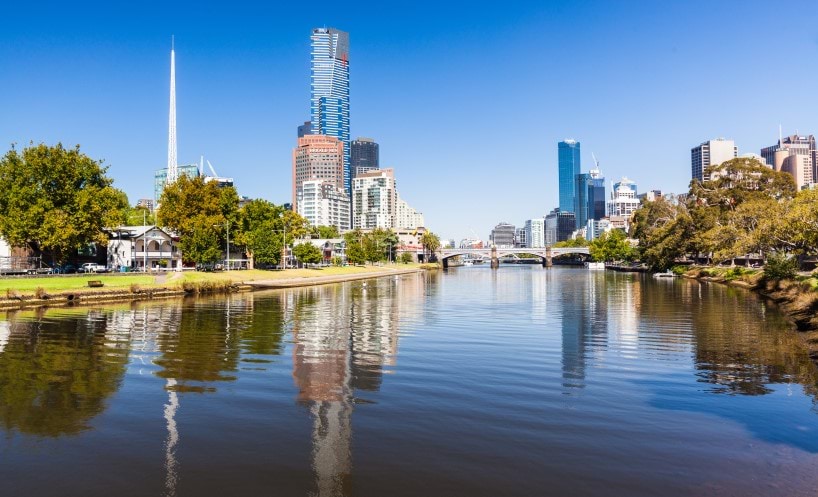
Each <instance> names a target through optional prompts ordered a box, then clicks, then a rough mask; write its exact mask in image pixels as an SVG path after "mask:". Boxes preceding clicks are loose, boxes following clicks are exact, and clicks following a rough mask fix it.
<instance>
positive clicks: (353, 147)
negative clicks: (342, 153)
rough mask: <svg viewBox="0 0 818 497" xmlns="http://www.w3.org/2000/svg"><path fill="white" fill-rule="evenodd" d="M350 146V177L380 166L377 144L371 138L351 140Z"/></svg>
mask: <svg viewBox="0 0 818 497" xmlns="http://www.w3.org/2000/svg"><path fill="white" fill-rule="evenodd" d="M349 147H350V164H351V166H350V167H351V168H352V177H353V178H354V177H355V176H357V175H359V174H362V173H366V172H369V171H373V170H375V169H379V168H380V158H379V151H378V144H377V143H376V142H375V140H373V139H372V138H358V139H356V140H353V141H352V143H350V145H349Z"/></svg>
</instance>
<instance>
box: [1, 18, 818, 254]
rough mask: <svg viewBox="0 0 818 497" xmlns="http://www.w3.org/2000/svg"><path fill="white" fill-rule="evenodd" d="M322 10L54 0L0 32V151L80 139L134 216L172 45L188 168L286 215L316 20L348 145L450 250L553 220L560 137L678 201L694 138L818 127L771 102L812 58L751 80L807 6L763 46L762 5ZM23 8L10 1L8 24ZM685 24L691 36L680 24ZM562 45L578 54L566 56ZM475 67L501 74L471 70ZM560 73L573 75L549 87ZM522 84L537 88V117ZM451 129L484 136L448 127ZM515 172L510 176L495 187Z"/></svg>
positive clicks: (745, 140)
mask: <svg viewBox="0 0 818 497" xmlns="http://www.w3.org/2000/svg"><path fill="white" fill-rule="evenodd" d="M708 5H709V4H708ZM326 7H327V8H325V9H321V8H319V9H315V8H311V9H310V10H309V11H307V10H300V9H298V8H296V7H287V8H285V9H283V10H282V9H271V8H269V7H256V8H253V9H250V10H251V11H252V12H247V11H241V12H240V11H236V10H231V9H226V8H223V7H222V8H218V7H213V6H211V7H210V8H205V9H202V10H201V11H199V12H196V13H195V14H191V12H190V9H189V8H187V7H186V6H185V5H178V6H173V7H170V8H169V9H168V12H167V15H164V11H163V15H161V16H160V15H158V12H159V11H158V9H157V10H151V9H145V10H142V11H139V12H134V13H133V15H132V16H130V19H129V20H127V21H126V20H122V19H121V17H124V16H120V15H119V14H120V13H119V12H118V11H117V10H116V9H115V8H110V7H108V8H102V7H100V8H98V9H96V10H93V9H92V8H91V7H87V8H86V9H77V10H78V11H74V10H73V9H70V8H68V7H63V6H59V5H57V6H56V7H55V8H53V9H48V12H46V13H44V14H42V13H41V14H38V15H39V16H40V18H41V19H42V22H41V23H38V25H37V26H34V27H32V26H31V25H30V24H26V23H20V24H14V25H10V26H9V27H8V29H6V30H4V32H3V33H2V34H0V63H2V64H3V65H4V66H5V67H13V68H14V70H12V71H7V76H6V77H4V81H3V82H0V99H1V100H0V103H2V105H3V108H4V117H5V119H2V120H0V139H2V140H3V141H4V142H5V145H6V147H9V146H10V145H11V144H12V143H16V144H17V146H18V148H19V147H22V146H25V145H27V144H28V143H29V141H33V142H35V143H39V142H44V143H48V144H54V143H56V142H62V143H63V144H65V145H66V146H73V145H74V144H76V143H79V144H81V146H82V149H83V151H84V152H85V153H87V154H89V155H90V156H91V157H93V158H96V159H104V160H105V164H106V165H109V166H110V169H109V175H110V176H112V177H113V178H114V179H115V181H116V186H117V187H119V188H121V189H123V190H125V191H126V193H127V194H128V196H129V199H130V201H131V203H135V202H136V201H137V200H138V199H139V198H143V197H146V198H149V197H151V191H152V189H153V171H155V170H156V169H159V168H161V167H162V166H163V165H164V163H166V161H167V153H168V143H167V140H168V129H167V127H168V115H167V111H168V86H167V85H168V80H167V75H168V71H169V61H168V41H169V38H170V36H171V35H172V34H175V35H176V43H175V52H176V55H177V58H176V64H177V66H178V67H177V69H178V71H177V74H176V78H177V81H176V85H177V86H176V91H177V107H178V114H177V118H178V126H179V127H178V138H179V141H178V143H179V152H178V158H179V163H181V164H187V163H192V162H196V161H197V160H198V158H199V157H200V156H201V155H205V156H207V157H209V158H210V159H211V160H212V161H213V163H214V164H215V165H216V167H218V169H219V171H220V172H222V173H223V174H226V175H228V176H231V177H234V178H235V184H236V187H237V189H238V191H239V193H240V194H242V195H248V196H250V197H258V198H266V199H269V200H271V201H273V202H276V203H284V202H287V201H288V199H289V196H290V192H289V190H290V184H289V181H288V180H287V177H288V175H289V171H290V156H291V150H292V147H293V142H294V140H293V127H294V126H297V125H298V124H299V123H303V122H304V121H305V120H306V119H307V118H309V117H310V116H309V108H308V105H307V104H308V102H309V96H308V95H309V51H310V47H309V41H308V37H309V33H310V32H311V30H312V29H313V28H315V26H322V25H323V26H334V27H337V28H338V29H342V30H344V31H346V32H349V33H351V36H352V37H353V39H354V40H355V42H354V46H353V47H352V57H353V58H355V61H356V62H355V67H354V72H352V74H351V75H350V80H351V84H350V86H351V90H350V92H351V96H350V100H351V101H352V105H353V107H354V112H355V119H354V120H353V122H352V124H351V130H350V132H351V136H370V137H372V138H374V139H375V140H376V141H377V142H378V143H379V144H380V148H381V150H380V152H381V163H382V164H381V165H382V167H394V168H395V169H396V170H397V171H399V172H400V186H401V192H402V193H404V194H405V195H406V196H407V198H409V199H411V200H412V205H413V206H414V207H416V208H418V209H419V210H421V211H423V213H424V215H425V217H426V221H427V223H428V225H429V227H430V228H431V229H433V230H434V231H436V232H438V233H440V234H441V235H442V236H444V237H445V238H455V239H462V238H465V237H468V236H471V233H472V231H475V232H477V233H478V234H479V235H480V236H481V238H482V237H484V236H485V234H486V233H488V231H489V230H490V229H491V227H492V226H494V225H495V224H496V223H497V222H498V221H499V220H503V219H506V220H509V221H511V222H514V223H516V224H520V223H522V222H523V221H524V220H526V219H531V218H533V217H537V216H543V215H545V214H546V213H547V212H550V210H551V208H553V207H554V206H556V205H557V204H558V198H557V182H556V171H557V151H556V148H557V147H556V143H557V142H558V141H560V140H562V139H564V138H565V137H569V136H570V137H573V138H575V139H576V140H578V141H581V142H582V143H583V148H584V149H585V150H583V154H584V155H585V156H584V157H582V160H583V162H585V163H586V164H592V161H591V160H590V153H591V152H594V153H595V155H596V156H597V157H598V158H599V159H600V161H601V164H602V166H601V167H602V168H603V169H604V170H605V172H606V177H608V178H619V177H622V176H628V177H631V178H634V179H635V180H636V181H638V183H639V184H640V185H644V186H643V188H644V189H646V190H647V189H654V188H655V189H660V190H663V191H665V192H675V193H678V192H682V191H684V190H686V188H687V183H688V181H689V178H690V150H691V147H694V146H696V145H697V144H699V143H702V142H704V141H707V140H711V139H713V138H717V137H721V136H724V137H727V138H730V139H732V140H734V141H735V143H736V146H737V147H738V153H739V154H743V153H748V152H750V153H756V154H758V153H759V152H760V150H761V148H763V147H767V146H769V145H770V143H773V142H775V139H776V138H777V136H778V126H779V124H782V125H783V129H784V134H785V135H791V134H793V133H798V134H815V133H816V129H818V126H816V122H815V121H816V120H815V118H814V117H813V114H814V113H813V112H812V108H811V107H810V106H809V105H804V106H786V107H785V106H781V105H780V103H778V99H779V98H780V96H779V95H778V93H779V91H783V90H784V89H786V91H788V92H792V91H796V92H799V93H802V94H807V95H808V94H809V91H810V90H811V87H810V86H809V84H808V83H807V81H809V80H810V79H811V78H810V77H809V75H811V74H815V73H818V64H816V63H815V62H812V59H814V58H815V57H808V58H806V59H805V65H806V67H805V69H804V70H805V71H806V75H807V77H805V78H800V80H801V81H804V82H803V83H800V82H799V81H794V82H791V83H790V85H789V86H787V87H786V88H785V87H783V86H781V84H780V81H779V80H777V79H776V80H775V81H773V80H772V79H771V78H772V74H767V73H765V72H764V71H760V70H757V71H750V72H751V73H752V77H749V76H748V73H747V71H745V70H744V69H747V68H750V69H752V68H753V67H756V68H757V69H760V68H761V64H760V62H759V61H761V60H772V59H774V58H775V57H776V56H778V54H781V53H782V52H783V50H784V49H787V50H790V49H792V50H796V51H801V52H804V53H807V54H811V53H815V52H816V51H818V43H816V36H815V35H814V34H813V33H814V31H815V29H814V28H812V27H811V26H810V25H809V23H808V22H806V21H807V20H808V19H811V18H813V17H812V16H810V13H817V12H818V8H816V6H815V5H812V4H810V3H807V2H804V3H803V4H800V9H801V10H800V11H801V12H802V13H803V14H804V15H803V16H798V18H796V19H793V22H794V23H795V24H796V26H794V27H793V29H792V30H791V31H790V36H788V37H787V38H782V39H777V38H772V39H765V40H755V39H754V38H752V37H751V36H749V35H747V36H742V34H746V26H747V25H748V23H751V22H753V20H754V19H756V20H757V19H758V18H760V17H761V16H762V15H763V14H764V12H765V9H764V6H763V5H762V4H760V3H758V4H749V5H735V4H723V5H714V6H712V8H710V9H708V15H707V16H700V12H699V9H697V7H696V5H694V4H685V5H670V6H666V7H665V8H664V10H663V11H661V12H656V11H655V10H653V9H644V8H640V6H639V4H633V5H628V6H618V7H617V6H612V5H606V4H602V3H595V2H591V3H588V4H584V5H583V6H564V5H559V4H551V3H547V4H542V5H521V6H519V7H518V8H516V9H515V10H514V11H509V9H502V8H494V9H491V8H489V6H484V7H486V8H485V9H483V10H482V11H480V10H481V9H479V8H477V9H475V12H464V11H462V9H458V8H455V7H448V6H442V7H440V16H439V18H438V16H434V18H429V16H427V15H425V14H426V8H425V7H424V6H423V5H419V6H415V7H413V8H410V9H408V10H407V13H406V15H404V16H401V18H400V19H394V20H390V22H388V23H386V22H379V21H385V19H386V18H385V14H380V15H381V16H383V17H379V15H378V14H374V13H372V12H371V10H372V9H369V8H367V7H366V6H365V5H362V4H356V5H354V6H352V7H350V8H348V9H347V10H344V9H341V8H339V7H332V6H331V4H327V6H326ZM28 9H30V8H26V7H23V6H19V5H14V6H10V7H8V10H9V15H10V17H11V18H15V17H25V16H27V15H30V11H29V10H28ZM307 12H309V14H310V15H305V13H307ZM315 12H320V15H318V14H315ZM454 12H457V13H458V16H452V15H449V14H452V13H454ZM250 13H253V14H255V15H252V16H250V15H248V14H250ZM296 17H298V20H297V21H293V18H296ZM694 18H695V19H696V20H697V23H698V24H696V25H695V29H694V31H693V32H690V31H689V29H687V28H685V29H682V28H681V27H680V26H685V25H687V26H690V25H692V23H690V22H687V21H690V20H691V19H694ZM146 19H150V20H151V22H150V23H148V22H146ZM451 19H457V21H456V22H453V21H451ZM239 20H241V22H238V21H239ZM66 21H69V22H66ZM191 21H195V22H191ZM800 27H803V29H799V28H800ZM92 28H93V29H92ZM543 33H545V34H543ZM570 34H575V35H576V36H572V37H571V38H570V39H572V40H575V41H572V42H571V44H570V45H566V43H565V40H566V39H568V38H566V37H567V36H568V35H570ZM533 40H539V43H538V46H544V48H543V49H542V51H541V52H540V53H538V55H537V60H538V61H541V62H542V64H540V65H542V67H537V68H534V67H530V65H528V64H526V63H525V61H524V59H525V57H524V56H512V55H510V54H513V53H514V52H515V51H516V50H518V49H519V48H520V47H524V46H526V45H527V44H530V43H531V42H532V41H533ZM648 40H649V41H650V43H648ZM543 41H545V42H546V43H543ZM475 46H479V47H480V48H479V50H475V49H474V48H475ZM566 49H569V51H570V53H566ZM715 49H718V51H719V53H723V54H727V58H726V60H727V63H726V64H725V65H724V66H723V67H722V68H720V70H718V71H713V72H712V73H708V77H707V78H702V77H701V75H700V74H696V73H694V72H692V71H693V68H694V67H697V66H696V64H697V63H699V62H700V59H701V58H702V57H704V56H706V55H708V54H710V53H711V52H712V51H713V50H715ZM486 61H490V63H491V65H492V69H493V70H492V71H490V72H492V73H496V74H488V75H482V74H481V76H480V78H477V79H475V78H473V77H471V76H472V71H473V69H474V67H479V66H478V64H483V63H485V62H486ZM552 61H553V63H552ZM557 61H559V62H557ZM557 64H559V65H561V66H567V67H568V68H570V71H568V72H571V73H573V74H576V75H577V76H576V77H575V78H567V80H563V79H561V78H557V77H556V76H555V72H554V71H555V70H556V65H557ZM560 71H562V68H561V69H560ZM54 74H59V77H54ZM569 80H570V81H569ZM801 85H803V86H801ZM531 88H536V89H537V92H536V93H537V94H538V95H540V97H539V98H538V100H539V101H538V102H535V104H534V105H535V106H536V109H535V110H536V112H534V113H533V114H535V118H531V117H529V114H531V112H530V111H531V109H530V107H531V105H532V104H531V91H530V89H531ZM779 89H780V90H779ZM771 90H772V91H771ZM805 100H809V99H805ZM468 102H472V103H473V104H472V105H466V103H468ZM475 102H479V105H478V104H477V103H475ZM694 102H696V105H697V106H698V108H697V107H696V106H694V105H693V103H694ZM702 102H704V103H702ZM702 107H704V108H705V110H707V112H699V110H700V109H701V108H702ZM385 109H386V111H385ZM538 114H539V116H536V115H538ZM542 116H546V118H545V119H544V120H543V118H542ZM702 116H706V117H704V118H703V117H702ZM532 119H537V121H536V125H535V121H534V120H532ZM460 121H462V122H466V123H468V122H480V123H481V125H482V126H481V127H480V128H479V129H478V128H470V127H469V126H466V127H465V128H470V129H455V128H458V127H457V126H454V125H453V123H455V122H460ZM475 130H477V131H476V132H475ZM636 141H638V142H639V145H640V148H639V153H638V154H637V153H635V152H634V146H633V145H634V142H636ZM498 164H502V165H503V167H499V168H498ZM512 169H513V170H517V171H520V173H519V175H517V176H514V175H511V176H506V175H507V174H508V171H509V170H512ZM583 172H585V171H583ZM500 177H502V178H503V179H504V180H505V181H502V180H499V179H498V178H500ZM452 205H457V206H458V208H457V209H453V208H452V207H451V206H452Z"/></svg>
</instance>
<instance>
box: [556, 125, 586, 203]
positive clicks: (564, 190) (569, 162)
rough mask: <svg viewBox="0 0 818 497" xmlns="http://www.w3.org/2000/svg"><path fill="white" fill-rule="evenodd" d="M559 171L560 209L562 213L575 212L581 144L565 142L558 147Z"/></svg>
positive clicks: (572, 141)
mask: <svg viewBox="0 0 818 497" xmlns="http://www.w3.org/2000/svg"><path fill="white" fill-rule="evenodd" d="M557 149H558V154H557V155H558V157H557V159H558V169H559V171H558V172H559V196H560V198H559V209H560V211H561V212H573V210H574V201H575V199H574V197H575V196H576V191H575V189H576V183H575V181H576V179H575V178H576V177H577V175H578V174H579V173H580V170H581V169H580V154H579V150H580V147H579V142H578V141H576V140H571V139H568V140H563V141H561V142H559V144H558V145H557Z"/></svg>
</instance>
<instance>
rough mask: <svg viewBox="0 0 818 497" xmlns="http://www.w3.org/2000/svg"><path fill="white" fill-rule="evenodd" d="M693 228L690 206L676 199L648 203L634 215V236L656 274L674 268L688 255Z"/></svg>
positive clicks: (642, 257)
mask: <svg viewBox="0 0 818 497" xmlns="http://www.w3.org/2000/svg"><path fill="white" fill-rule="evenodd" d="M692 227H693V222H692V219H691V217H690V214H689V213H688V211H687V206H686V205H685V204H684V203H682V202H679V201H678V199H677V198H675V197H662V198H659V199H656V200H655V201H652V202H645V203H643V204H642V206H641V207H639V209H637V210H636V211H635V212H634V213H633V223H632V235H633V236H634V237H635V238H636V239H637V240H639V247H640V248H641V249H642V251H641V254H640V256H641V259H642V261H643V262H645V263H646V264H647V265H648V266H649V267H650V268H651V269H652V270H654V271H664V270H666V269H668V268H670V267H671V266H672V265H673V263H674V261H675V260H676V259H677V258H680V257H683V256H684V255H685V254H686V253H687V250H688V240H689V239H690V235H691V232H692Z"/></svg>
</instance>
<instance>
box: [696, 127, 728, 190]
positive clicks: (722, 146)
mask: <svg viewBox="0 0 818 497" xmlns="http://www.w3.org/2000/svg"><path fill="white" fill-rule="evenodd" d="M736 157H738V148H736V144H735V143H733V140H725V139H724V138H717V139H715V140H709V141H706V142H704V143H702V144H701V145H699V146H697V147H693V148H692V149H690V173H691V174H690V175H691V177H692V178H693V179H697V180H699V181H707V180H709V179H710V175H708V174H707V173H706V172H705V171H706V170H707V168H708V167H709V166H716V165H719V164H721V163H722V162H725V161H728V160H730V159H735V158H736Z"/></svg>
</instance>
